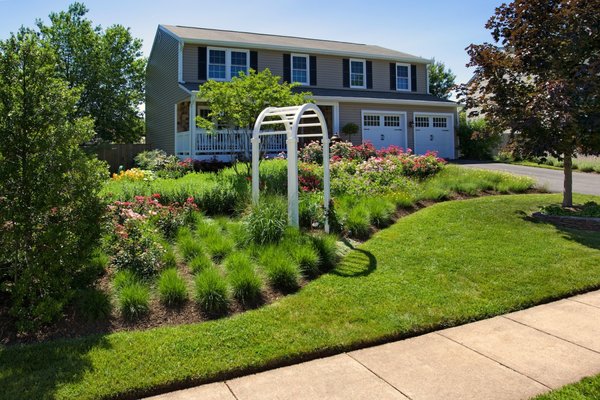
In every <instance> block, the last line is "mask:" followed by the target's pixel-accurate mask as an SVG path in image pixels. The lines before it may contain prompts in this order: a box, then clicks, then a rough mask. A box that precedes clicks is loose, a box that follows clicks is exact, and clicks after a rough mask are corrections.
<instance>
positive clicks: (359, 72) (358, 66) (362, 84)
mask: <svg viewBox="0 0 600 400" xmlns="http://www.w3.org/2000/svg"><path fill="white" fill-rule="evenodd" d="M365 64H366V62H365V60H350V87H351V88H358V89H365V88H366V87H367V85H366V79H365V71H366V66H365Z"/></svg>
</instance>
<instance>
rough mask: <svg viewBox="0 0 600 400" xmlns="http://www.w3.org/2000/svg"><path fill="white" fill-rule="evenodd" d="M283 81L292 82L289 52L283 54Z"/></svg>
mask: <svg viewBox="0 0 600 400" xmlns="http://www.w3.org/2000/svg"><path fill="white" fill-rule="evenodd" d="M283 81H284V82H292V64H291V60H290V55H289V54H284V55H283Z"/></svg>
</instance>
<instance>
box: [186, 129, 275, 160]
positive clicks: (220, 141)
mask: <svg viewBox="0 0 600 400" xmlns="http://www.w3.org/2000/svg"><path fill="white" fill-rule="evenodd" d="M250 138H251V134H246V133H243V132H236V131H233V132H215V133H207V132H203V131H200V132H198V131H197V132H196V148H195V151H194V155H195V156H220V155H224V156H226V155H231V154H240V153H242V154H243V153H245V152H246V151H247V152H248V155H250V153H251V147H250ZM285 141H286V137H285V135H271V136H267V137H265V138H264V139H263V142H262V143H261V152H264V153H267V154H274V153H281V152H283V151H286V142H285Z"/></svg>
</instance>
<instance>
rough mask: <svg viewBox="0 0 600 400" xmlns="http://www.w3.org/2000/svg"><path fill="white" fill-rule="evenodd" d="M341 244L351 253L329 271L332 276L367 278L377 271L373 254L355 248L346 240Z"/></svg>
mask: <svg viewBox="0 0 600 400" xmlns="http://www.w3.org/2000/svg"><path fill="white" fill-rule="evenodd" d="M343 242H344V244H345V245H346V246H348V247H349V248H350V249H352V251H351V252H350V253H348V255H346V256H345V257H344V259H343V260H342V262H341V263H339V264H338V265H337V266H336V267H335V268H334V270H333V271H331V273H332V274H334V275H338V276H343V277H359V276H367V275H369V274H371V272H373V271H375V269H377V259H376V258H375V256H374V255H373V253H371V252H369V251H366V250H363V249H359V248H356V247H354V246H353V245H352V243H350V242H348V241H347V240H344V241H343Z"/></svg>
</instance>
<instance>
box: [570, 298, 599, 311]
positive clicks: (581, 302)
mask: <svg viewBox="0 0 600 400" xmlns="http://www.w3.org/2000/svg"><path fill="white" fill-rule="evenodd" d="M565 300H569V301H572V302H574V303H579V304H583V305H586V306H590V307H594V308H599V309H600V307H599V306H596V305H594V304H590V303H586V302H583V301H580V300H574V299H573V298H568V299H565Z"/></svg>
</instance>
